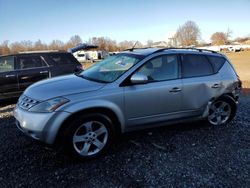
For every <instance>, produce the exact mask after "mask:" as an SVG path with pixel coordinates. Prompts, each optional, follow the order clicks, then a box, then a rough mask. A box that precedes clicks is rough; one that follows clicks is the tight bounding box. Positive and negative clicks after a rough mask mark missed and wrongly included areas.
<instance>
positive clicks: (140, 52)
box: [122, 48, 221, 56]
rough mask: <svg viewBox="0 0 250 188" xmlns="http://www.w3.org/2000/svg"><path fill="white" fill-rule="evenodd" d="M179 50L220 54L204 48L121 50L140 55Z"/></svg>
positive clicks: (181, 51)
mask: <svg viewBox="0 0 250 188" xmlns="http://www.w3.org/2000/svg"><path fill="white" fill-rule="evenodd" d="M166 51H169V52H180V53H196V54H199V53H202V54H204V53H205V54H214V55H221V54H220V53H217V52H215V51H212V50H206V49H197V48H135V49H128V50H125V51H123V52H122V53H128V54H129V53H130V54H136V55H142V56H148V55H151V54H153V53H158V52H166Z"/></svg>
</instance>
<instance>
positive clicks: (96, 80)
mask: <svg viewBox="0 0 250 188" xmlns="http://www.w3.org/2000/svg"><path fill="white" fill-rule="evenodd" d="M77 76H79V77H82V78H84V79H86V80H90V81H94V82H99V83H105V84H107V83H110V82H108V81H104V80H98V79H94V78H90V77H87V76H84V75H77Z"/></svg>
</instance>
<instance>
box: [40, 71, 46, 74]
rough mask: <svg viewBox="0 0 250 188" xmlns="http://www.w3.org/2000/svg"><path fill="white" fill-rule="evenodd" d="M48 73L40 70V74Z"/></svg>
mask: <svg viewBox="0 0 250 188" xmlns="http://www.w3.org/2000/svg"><path fill="white" fill-rule="evenodd" d="M44 73H48V71H40V74H44Z"/></svg>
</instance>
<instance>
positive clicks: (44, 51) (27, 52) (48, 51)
mask: <svg viewBox="0 0 250 188" xmlns="http://www.w3.org/2000/svg"><path fill="white" fill-rule="evenodd" d="M44 53H68V52H66V51H63V50H41V51H40V50H39V51H24V52H19V53H13V54H7V55H0V57H5V56H12V55H26V54H27V55H28V54H44Z"/></svg>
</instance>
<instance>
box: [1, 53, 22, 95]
mask: <svg viewBox="0 0 250 188" xmlns="http://www.w3.org/2000/svg"><path fill="white" fill-rule="evenodd" d="M17 92H18V81H17V73H16V71H15V57H14V56H5V57H0V95H1V96H0V97H1V98H4V97H5V96H7V95H11V94H14V93H17Z"/></svg>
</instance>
